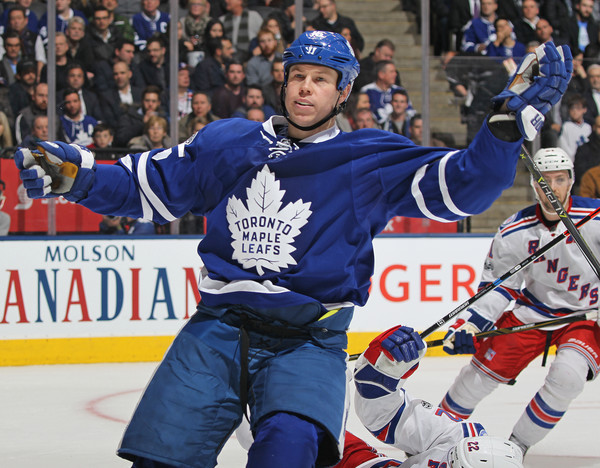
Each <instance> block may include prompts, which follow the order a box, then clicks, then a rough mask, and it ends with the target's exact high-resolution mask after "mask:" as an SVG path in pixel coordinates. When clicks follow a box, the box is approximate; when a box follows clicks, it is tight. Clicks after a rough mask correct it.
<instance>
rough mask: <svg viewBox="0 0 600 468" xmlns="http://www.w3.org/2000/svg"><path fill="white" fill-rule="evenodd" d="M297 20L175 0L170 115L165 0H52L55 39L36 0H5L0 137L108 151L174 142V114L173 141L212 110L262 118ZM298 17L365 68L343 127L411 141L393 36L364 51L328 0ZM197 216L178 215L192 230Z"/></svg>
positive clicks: (257, 3) (280, 2)
mask: <svg viewBox="0 0 600 468" xmlns="http://www.w3.org/2000/svg"><path fill="white" fill-rule="evenodd" d="M295 21H296V18H295V0H181V1H180V2H179V21H178V22H177V38H178V57H177V63H178V73H177V83H176V86H177V114H176V115H169V112H170V107H171V106H170V102H169V100H170V99H171V93H170V82H169V80H170V71H169V68H170V63H171V61H170V59H169V50H170V48H169V37H170V29H171V27H172V24H171V21H170V15H169V3H168V2H167V1H164V0H56V33H55V40H54V42H53V43H49V41H48V38H49V34H48V18H47V12H46V3H45V2H44V1H43V0H12V1H5V2H2V3H1V4H0V57H1V59H0V145H1V146H2V148H7V147H14V146H27V147H31V148H36V145H37V143H38V142H39V141H40V140H47V139H50V140H53V139H56V140H61V141H65V142H68V143H77V144H80V145H83V146H87V147H89V148H90V149H92V150H93V151H94V152H95V154H96V156H97V157H98V158H108V159H114V158H117V157H119V156H120V155H121V154H123V152H125V151H136V152H137V151H145V150H150V149H154V148H161V147H168V146H170V145H171V144H173V143H175V142H173V141H172V140H173V139H172V138H171V136H170V135H169V129H170V128H171V126H170V122H172V120H173V119H176V120H177V123H178V125H177V129H178V135H177V137H178V141H179V142H181V141H185V140H186V139H187V138H189V137H190V136H191V135H192V134H193V133H194V132H196V131H198V130H200V129H201V128H202V127H204V126H205V125H207V124H209V123H210V122H212V121H214V120H218V119H224V118H232V117H237V118H244V119H249V120H255V121H264V120H266V119H268V118H269V117H271V116H272V115H274V114H276V113H281V112H282V111H283V109H282V108H281V102H280V94H281V87H282V84H283V78H284V76H283V63H282V53H283V51H284V50H285V48H286V47H287V46H288V45H289V44H290V43H291V42H292V41H293V39H294V37H293V36H294V30H295ZM301 21H302V23H303V28H304V29H307V30H310V29H312V30H328V31H335V32H339V33H340V34H342V35H343V36H344V37H346V39H348V41H349V42H350V44H351V45H352V48H353V50H354V51H355V53H356V55H357V57H359V58H360V59H361V66H362V69H363V72H362V73H361V76H360V79H359V80H357V84H356V86H355V88H354V93H353V97H352V99H351V102H350V105H348V106H347V108H346V109H345V110H344V112H343V114H341V115H340V116H339V119H338V121H339V124H340V127H341V128H342V129H343V130H344V131H354V130H357V129H360V128H384V129H386V130H389V131H391V132H395V133H399V134H402V135H405V136H407V137H409V138H410V137H411V129H412V127H411V118H412V117H413V116H414V114H415V112H416V110H415V109H413V107H412V104H411V101H410V98H409V95H408V92H407V90H406V89H404V88H403V87H402V86H401V83H400V76H399V73H398V71H397V69H396V65H395V63H394V54H395V46H394V44H393V42H392V41H391V40H389V39H382V40H381V41H380V42H379V43H378V44H377V46H376V47H375V48H374V50H373V51H371V52H364V51H363V49H364V44H365V41H364V38H363V36H362V34H361V32H360V31H359V29H358V27H357V26H356V23H355V22H354V20H353V19H352V18H350V17H348V16H345V15H343V14H342V13H341V12H339V11H338V5H337V4H336V2H335V0H304V5H303V17H302V19H301ZM49 47H54V51H55V57H56V65H55V69H54V76H55V77H56V79H55V82H56V103H57V107H56V119H55V122H56V134H54V135H49V134H48V93H49V88H48V78H49V70H48V65H47V62H48V60H47V56H48V48H49ZM173 85H175V84H173ZM198 224H199V223H198V221H197V220H196V219H184V220H183V221H182V225H190V226H193V229H196V228H197V227H198ZM200 224H201V223H200ZM103 232H104V231H103ZM106 232H121V229H116V230H113V229H108V230H107V231H106Z"/></svg>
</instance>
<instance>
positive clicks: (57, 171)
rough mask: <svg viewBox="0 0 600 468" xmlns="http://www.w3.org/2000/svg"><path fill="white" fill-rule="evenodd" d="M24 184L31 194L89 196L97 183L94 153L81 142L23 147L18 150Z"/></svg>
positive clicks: (74, 198) (75, 200)
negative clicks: (31, 148) (92, 187)
mask: <svg viewBox="0 0 600 468" xmlns="http://www.w3.org/2000/svg"><path fill="white" fill-rule="evenodd" d="M15 163H16V165H17V168H18V169H19V171H20V173H21V174H20V176H21V180H22V181H23V186H24V187H25V189H27V195H28V196H29V198H52V197H58V196H61V195H62V196H64V197H65V198H66V199H67V200H69V201H72V202H77V201H79V200H81V199H83V198H85V197H86V196H87V193H88V191H89V189H90V188H91V186H92V184H93V183H94V178H95V174H96V161H95V160H94V155H93V154H92V153H91V152H90V151H89V150H88V149H87V148H83V147H81V146H79V145H74V144H73V145H68V144H66V143H63V142H60V141H57V142H46V141H44V142H40V143H39V146H38V149H37V150H33V151H31V150H30V149H28V148H21V149H19V150H18V151H17V152H16V153H15Z"/></svg>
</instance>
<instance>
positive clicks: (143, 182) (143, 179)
mask: <svg viewBox="0 0 600 468" xmlns="http://www.w3.org/2000/svg"><path fill="white" fill-rule="evenodd" d="M149 155H150V152H148V151H146V152H145V153H142V154H141V156H140V160H139V162H138V179H139V181H140V188H141V189H142V191H143V193H144V195H146V198H147V199H148V201H149V202H150V204H151V205H152V206H153V207H154V209H155V210H156V211H158V213H159V214H160V215H161V216H162V217H163V218H164V219H166V220H167V221H175V220H176V219H177V218H176V217H175V216H173V215H172V214H171V212H170V211H169V210H168V209H167V207H166V206H165V205H164V204H163V202H162V201H160V198H158V196H157V195H156V194H155V193H154V192H153V191H152V189H151V188H150V183H149V182H148V174H147V173H146V164H147V163H148V156H149Z"/></svg>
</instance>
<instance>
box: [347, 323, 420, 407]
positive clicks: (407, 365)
mask: <svg viewBox="0 0 600 468" xmlns="http://www.w3.org/2000/svg"><path fill="white" fill-rule="evenodd" d="M426 351H427V345H426V344H425V342H424V341H423V340H422V339H421V337H420V336H419V334H418V333H417V332H416V331H414V330H413V329H412V328H411V327H402V326H397V327H394V328H391V329H389V330H387V331H385V332H383V333H382V334H381V335H379V336H377V337H376V338H375V339H374V340H373V341H371V343H370V344H369V347H368V348H367V349H366V350H365V352H364V353H362V354H361V355H360V357H359V358H358V361H357V362H356V368H355V371H354V382H355V385H356V388H357V390H358V391H359V393H360V394H361V395H362V396H363V397H365V398H377V397H380V396H381V395H382V394H385V393H391V392H394V391H395V390H396V387H397V386H398V382H399V381H400V380H401V379H407V378H408V377H410V375H412V373H413V372H414V371H415V370H416V369H417V367H418V365H419V361H420V360H421V358H422V357H423V356H424V355H425V353H426Z"/></svg>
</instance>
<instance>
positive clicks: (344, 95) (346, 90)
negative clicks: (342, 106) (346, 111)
mask: <svg viewBox="0 0 600 468" xmlns="http://www.w3.org/2000/svg"><path fill="white" fill-rule="evenodd" d="M350 91H352V84H349V85H348V86H346V87H345V88H344V91H342V95H341V96H340V102H344V101H345V100H346V99H348V95H349V94H350Z"/></svg>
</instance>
